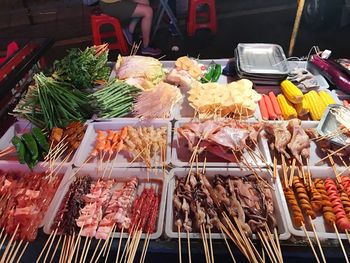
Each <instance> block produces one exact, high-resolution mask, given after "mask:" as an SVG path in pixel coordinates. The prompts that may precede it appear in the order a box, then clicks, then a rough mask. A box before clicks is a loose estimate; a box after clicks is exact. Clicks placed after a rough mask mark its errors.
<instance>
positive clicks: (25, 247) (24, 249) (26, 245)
mask: <svg viewBox="0 0 350 263" xmlns="http://www.w3.org/2000/svg"><path fill="white" fill-rule="evenodd" d="M28 245H29V242H28V241H27V243H26V244H25V245H24V248H23V249H22V251H21V254H20V255H19V257H18V259H17V261H16V263H19V262H20V261H21V258H22V256H23V255H24V252H25V251H26V249H27V247H28Z"/></svg>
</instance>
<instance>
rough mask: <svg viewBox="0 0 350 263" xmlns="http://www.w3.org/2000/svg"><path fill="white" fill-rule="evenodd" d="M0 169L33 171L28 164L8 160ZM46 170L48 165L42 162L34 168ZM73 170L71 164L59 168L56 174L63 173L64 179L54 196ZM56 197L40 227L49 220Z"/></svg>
mask: <svg viewBox="0 0 350 263" xmlns="http://www.w3.org/2000/svg"><path fill="white" fill-rule="evenodd" d="M0 170H3V171H6V172H9V171H12V172H21V173H29V172H31V171H30V169H29V168H28V166H27V165H25V164H19V163H18V162H6V163H5V162H1V163H0ZM45 171H47V169H46V167H44V166H42V165H40V164H38V165H37V166H36V167H35V168H34V169H33V172H34V173H42V172H45ZM71 171H72V166H71V165H62V166H61V167H60V168H57V170H56V172H55V174H56V173H58V174H63V177H62V180H61V183H60V185H59V187H58V188H57V191H56V194H55V195H54V197H55V196H56V195H57V194H58V193H59V192H60V191H61V185H63V184H64V183H65V182H66V181H67V179H68V175H69V173H70V172H71ZM54 197H53V199H52V200H51V204H50V205H49V207H48V210H47V211H46V212H45V215H44V217H43V220H42V222H41V223H40V225H39V227H40V228H41V227H43V226H44V224H45V223H46V222H47V219H48V217H49V216H50V207H51V205H52V203H53V201H54Z"/></svg>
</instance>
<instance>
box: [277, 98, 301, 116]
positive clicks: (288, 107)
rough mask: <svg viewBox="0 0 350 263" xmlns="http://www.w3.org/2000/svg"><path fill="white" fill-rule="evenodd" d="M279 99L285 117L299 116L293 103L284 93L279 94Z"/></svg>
mask: <svg viewBox="0 0 350 263" xmlns="http://www.w3.org/2000/svg"><path fill="white" fill-rule="evenodd" d="M277 101H278V104H279V105H280V108H281V111H282V116H283V119H285V120H289V119H292V118H296V117H297V112H296V110H295V109H294V107H293V104H292V103H290V102H289V101H288V100H287V99H286V97H285V96H284V95H283V94H279V95H278V96H277Z"/></svg>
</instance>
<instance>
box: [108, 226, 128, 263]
mask: <svg viewBox="0 0 350 263" xmlns="http://www.w3.org/2000/svg"><path fill="white" fill-rule="evenodd" d="M123 232H124V227H122V231H121V233H120V238H119V244H118V250H117V256H116V260H115V262H116V263H117V262H118V259H119V252H120V246H121V244H122V239H123ZM105 262H106V261H105Z"/></svg>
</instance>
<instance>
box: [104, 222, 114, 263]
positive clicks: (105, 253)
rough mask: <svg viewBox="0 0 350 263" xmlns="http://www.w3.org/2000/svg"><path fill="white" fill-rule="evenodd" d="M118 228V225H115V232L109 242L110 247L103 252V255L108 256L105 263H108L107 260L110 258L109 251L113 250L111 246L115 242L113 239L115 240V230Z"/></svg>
mask: <svg viewBox="0 0 350 263" xmlns="http://www.w3.org/2000/svg"><path fill="white" fill-rule="evenodd" d="M116 230H117V225H116V226H115V228H114V231H113V233H112V235H111V238H110V242H109V245H108V249H107V250H106V251H105V252H103V253H104V254H103V256H105V257H106V258H105V263H107V260H108V257H109V253H110V252H111V248H112V244H113V240H114V232H115V231H116Z"/></svg>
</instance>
